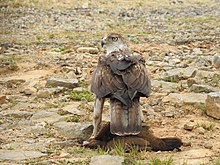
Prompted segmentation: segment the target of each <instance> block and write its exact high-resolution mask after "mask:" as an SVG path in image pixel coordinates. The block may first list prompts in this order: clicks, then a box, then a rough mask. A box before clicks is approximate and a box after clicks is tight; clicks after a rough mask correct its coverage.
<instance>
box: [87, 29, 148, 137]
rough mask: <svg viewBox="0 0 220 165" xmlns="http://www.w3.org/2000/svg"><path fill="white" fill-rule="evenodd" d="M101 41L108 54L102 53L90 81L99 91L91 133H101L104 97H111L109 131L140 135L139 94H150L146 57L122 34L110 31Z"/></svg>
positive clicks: (95, 90)
mask: <svg viewBox="0 0 220 165" xmlns="http://www.w3.org/2000/svg"><path fill="white" fill-rule="evenodd" d="M101 44H102V46H103V47H104V48H105V49H106V54H105V55H103V56H100V57H99V60H98V65H97V67H96V69H95V71H94V74H93V77H92V84H91V91H92V92H94V93H95V95H96V101H95V106H94V120H93V126H94V129H93V134H92V137H95V136H96V135H97V133H98V129H99V127H100V124H101V120H102V110H103V104H104V101H105V98H110V111H111V120H110V132H111V133H112V134H115V135H119V136H124V135H137V134H139V133H140V132H141V128H142V126H141V123H142V121H141V110H140V97H148V96H149V94H150V91H151V83H150V79H149V75H148V72H147V69H146V67H145V60H144V59H143V57H142V56H139V55H132V54H131V52H130V51H129V48H128V45H127V43H126V41H125V39H124V38H123V37H122V36H121V35H120V34H116V33H111V34H109V35H107V36H106V37H104V38H103V40H102V43H101ZM92 137H91V138H92Z"/></svg>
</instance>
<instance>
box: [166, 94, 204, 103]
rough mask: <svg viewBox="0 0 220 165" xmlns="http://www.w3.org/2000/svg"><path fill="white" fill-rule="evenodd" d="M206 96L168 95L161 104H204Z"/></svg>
mask: <svg viewBox="0 0 220 165" xmlns="http://www.w3.org/2000/svg"><path fill="white" fill-rule="evenodd" d="M206 98H207V94H201V93H170V94H169V95H168V96H166V97H164V98H163V100H162V101H163V102H173V103H183V104H198V103H205V101H206Z"/></svg>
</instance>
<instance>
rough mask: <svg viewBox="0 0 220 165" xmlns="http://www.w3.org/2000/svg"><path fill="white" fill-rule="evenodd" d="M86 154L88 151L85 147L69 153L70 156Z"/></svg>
mask: <svg viewBox="0 0 220 165" xmlns="http://www.w3.org/2000/svg"><path fill="white" fill-rule="evenodd" d="M85 152H86V149H85V148H83V147H77V148H74V149H73V150H70V151H68V153H69V154H83V153H85Z"/></svg>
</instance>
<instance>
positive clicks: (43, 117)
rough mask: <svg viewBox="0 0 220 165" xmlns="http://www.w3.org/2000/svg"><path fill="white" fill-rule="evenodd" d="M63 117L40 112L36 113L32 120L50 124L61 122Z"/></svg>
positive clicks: (52, 113)
mask: <svg viewBox="0 0 220 165" xmlns="http://www.w3.org/2000/svg"><path fill="white" fill-rule="evenodd" d="M62 119H64V117H63V116H60V115H58V114H57V113H56V112H48V111H40V112H37V113H35V114H34V115H33V116H32V117H31V119H30V120H32V121H34V122H47V123H49V124H51V123H55V122H58V121H61V120H62Z"/></svg>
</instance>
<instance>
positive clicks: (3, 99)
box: [0, 95, 7, 104]
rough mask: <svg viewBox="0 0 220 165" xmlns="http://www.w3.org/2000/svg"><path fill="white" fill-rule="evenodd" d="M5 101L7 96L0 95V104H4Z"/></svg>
mask: <svg viewBox="0 0 220 165" xmlns="http://www.w3.org/2000/svg"><path fill="white" fill-rule="evenodd" d="M6 101H7V97H6V96H5V95H0V104H4V103H6Z"/></svg>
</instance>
